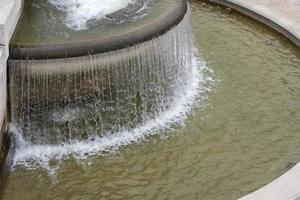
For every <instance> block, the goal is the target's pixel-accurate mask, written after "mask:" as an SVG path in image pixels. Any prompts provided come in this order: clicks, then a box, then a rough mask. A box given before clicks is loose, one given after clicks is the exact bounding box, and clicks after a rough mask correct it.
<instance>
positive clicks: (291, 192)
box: [204, 0, 300, 200]
mask: <svg viewBox="0 0 300 200" xmlns="http://www.w3.org/2000/svg"><path fill="white" fill-rule="evenodd" d="M204 1H208V2H210V3H215V4H219V5H221V6H225V7H229V8H232V9H234V10H236V11H238V12H240V13H242V14H244V15H246V16H248V17H250V18H253V19H255V20H257V21H259V22H261V23H263V24H265V25H267V26H268V27H270V28H272V29H273V30H275V31H277V32H279V33H280V34H282V35H283V36H285V37H286V38H288V39H289V40H290V41H291V42H293V43H294V44H295V45H296V46H297V47H300V29H299V30H298V31H297V30H296V29H294V28H293V27H292V26H289V25H287V24H285V23H284V21H281V20H280V19H279V18H280V16H278V18H276V17H274V16H270V13H267V12H264V10H259V8H257V7H255V5H254V4H253V3H252V4H250V3H247V2H246V1H243V0H204ZM299 179H300V162H299V163H298V164H296V165H295V166H294V167H292V168H291V169H289V170H288V171H287V172H285V173H284V174H283V175H281V176H280V177H278V178H277V179H275V180H273V181H271V182H270V183H269V184H267V185H265V186H263V187H261V188H259V189H257V190H256V191H254V192H252V193H250V194H248V195H246V196H244V197H241V198H240V199H239V200H264V199H268V200H299V199H300V182H299Z"/></svg>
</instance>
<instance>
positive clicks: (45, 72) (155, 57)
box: [9, 1, 192, 144]
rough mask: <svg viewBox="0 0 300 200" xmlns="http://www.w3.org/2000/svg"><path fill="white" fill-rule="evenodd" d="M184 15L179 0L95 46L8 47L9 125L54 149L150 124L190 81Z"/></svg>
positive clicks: (188, 38)
mask: <svg viewBox="0 0 300 200" xmlns="http://www.w3.org/2000/svg"><path fill="white" fill-rule="evenodd" d="M174 9H175V10H174ZM187 13H188V8H187V2H186V1H178V3H177V4H176V5H175V6H173V7H172V9H170V10H169V11H168V12H167V13H165V14H164V15H162V17H160V18H159V20H158V19H156V20H155V21H150V22H149V23H146V24H144V25H143V26H141V27H138V28H137V29H135V30H134V31H129V32H125V33H121V34H118V35H116V36H113V37H110V38H105V39H103V40H99V41H96V42H87V43H79V44H76V43H74V44H71V45H70V46H69V45H65V46H63V45H62V46H55V47H53V46H52V47H48V46H46V47H39V48H29V47H26V48H22V47H16V46H15V47H14V46H13V45H12V47H11V51H10V53H11V56H10V60H9V79H10V84H9V87H10V100H11V116H12V118H11V120H12V124H14V125H15V126H17V127H18V128H20V130H21V131H22V133H23V139H25V140H26V141H28V142H30V143H33V144H60V143H66V142H73V141H78V140H82V139H90V138H91V137H93V136H99V135H100V136H101V135H103V134H107V133H110V134H113V133H115V132H119V131H122V130H125V129H126V130H128V129H131V128H134V127H136V126H137V125H138V124H141V123H143V122H145V121H147V120H151V119H154V118H155V117H156V116H157V115H158V113H161V112H163V111H164V110H165V109H167V108H168V107H170V106H171V104H172V102H173V100H174V98H175V96H176V92H177V91H180V88H182V87H184V86H185V85H186V84H187V81H188V80H189V79H190V78H189V76H190V75H191V73H190V72H191V66H192V65H191V62H192V61H191V58H192V39H191V27H190V20H189V15H188V14H187ZM75 47H76V48H75ZM62 52H64V53H63V54H62ZM46 55H47V56H46ZM65 55H68V57H67V58H65ZM45 57H47V58H48V59H45ZM86 127H88V128H86ZM87 129H88V130H87Z"/></svg>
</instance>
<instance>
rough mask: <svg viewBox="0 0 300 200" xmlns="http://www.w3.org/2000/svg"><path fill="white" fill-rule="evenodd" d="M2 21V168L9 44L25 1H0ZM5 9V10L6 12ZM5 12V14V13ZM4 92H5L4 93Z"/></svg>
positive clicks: (0, 133) (0, 136)
mask: <svg viewBox="0 0 300 200" xmlns="http://www.w3.org/2000/svg"><path fill="white" fill-rule="evenodd" d="M0 4H1V5H0V6H2V8H0V10H2V11H1V13H0V17H1V19H2V21H1V23H0V51H1V53H0V54H1V55H0V81H1V82H0V84H1V88H0V91H1V94H0V112H1V113H0V166H1V165H2V164H3V163H2V161H3V160H4V157H5V155H6V154H5V153H6V152H3V148H6V145H5V142H6V138H7V137H6V136H7V132H8V123H7V122H8V104H7V86H6V85H7V59H8V54H9V42H10V39H11V37H12V35H13V33H14V31H15V28H16V26H17V23H18V21H19V18H20V16H21V13H22V8H23V0H13V1H12V0H0ZM4 9H5V10H4ZM4 11H5V12H4ZM3 90H4V91H3Z"/></svg>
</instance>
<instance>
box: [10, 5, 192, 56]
mask: <svg viewBox="0 0 300 200" xmlns="http://www.w3.org/2000/svg"><path fill="white" fill-rule="evenodd" d="M187 10H188V4H187V0H180V1H179V2H178V4H176V6H175V7H174V9H172V10H169V11H168V12H167V13H165V14H163V15H161V16H160V17H158V18H156V19H154V20H153V21H150V22H149V23H146V24H144V25H143V26H140V27H138V28H137V29H135V30H132V31H128V32H124V33H121V34H119V35H116V36H112V37H109V38H103V39H99V40H97V41H88V42H78V43H69V44H62V45H49V46H37V47H14V46H13V45H12V46H11V47H10V59H14V60H41V59H58V58H70V57H81V56H88V55H94V54H100V53H105V52H109V51H115V50H119V49H123V48H126V47H130V46H133V45H135V44H139V43H142V42H145V41H148V40H151V39H153V38H156V37H158V36H159V35H162V34H164V33H166V32H168V31H169V30H170V29H172V28H173V27H174V26H176V25H177V24H179V22H181V20H182V19H183V18H184V16H185V14H186V13H187Z"/></svg>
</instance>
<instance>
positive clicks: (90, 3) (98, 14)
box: [48, 0, 133, 31]
mask: <svg viewBox="0 0 300 200" xmlns="http://www.w3.org/2000/svg"><path fill="white" fill-rule="evenodd" d="M48 1H49V2H50V3H51V4H52V5H53V6H55V7H56V8H57V9H58V10H60V11H63V12H66V18H65V20H64V23H65V24H66V25H67V26H68V27H69V28H71V29H73V30H76V31H79V30H84V29H87V28H88V26H87V23H88V21H89V20H93V19H96V20H100V19H102V18H104V17H105V16H106V15H109V14H111V13H114V12H116V11H118V10H120V9H123V8H125V7H127V6H128V5H129V4H130V3H133V0H48Z"/></svg>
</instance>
